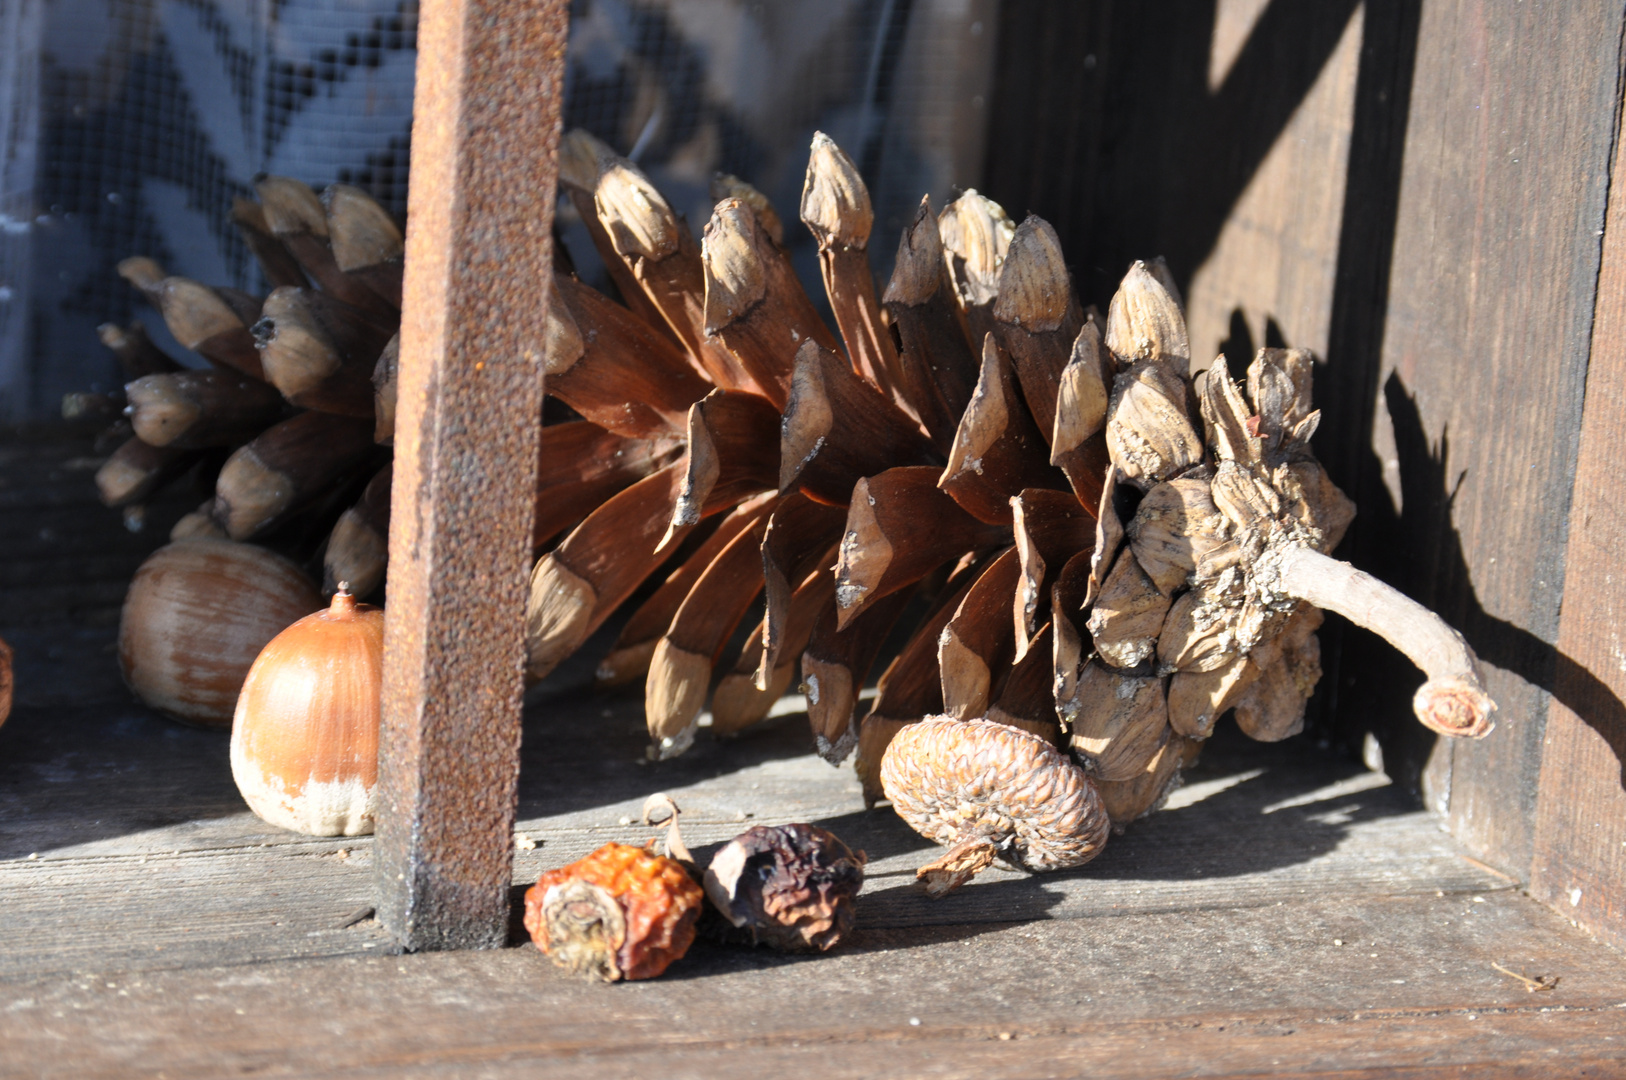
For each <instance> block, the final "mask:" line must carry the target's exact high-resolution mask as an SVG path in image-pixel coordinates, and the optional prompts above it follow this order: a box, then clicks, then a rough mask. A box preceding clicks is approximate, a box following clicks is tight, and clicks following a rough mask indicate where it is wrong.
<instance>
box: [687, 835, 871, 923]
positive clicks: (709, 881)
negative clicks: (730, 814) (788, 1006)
mask: <svg viewBox="0 0 1626 1080" xmlns="http://www.w3.org/2000/svg"><path fill="white" fill-rule="evenodd" d="M866 861H867V860H866V858H865V856H864V853H863V852H862V851H860V852H858V853H857V854H854V853H853V851H852V849H850V848H849V847H847V845H846V844H844V843H842V842H841V840H840V839H839V838H838V837H837V836H836V835H835V834H834V833H832V832H830V831H829V830H828V829H821V828H819V827H818V826H817V825H776V826H769V825H758V826H756V827H755V828H752V829H747V830H746V831H745V832H743V833H741V834H740V835H739V836H736V837H735V838H734V839H732V840H730V841H729V842H728V843H727V844H724V845H723V847H722V849H721V850H720V851H718V852H717V854H716V855H714V856H713V857H712V860H711V865H710V866H708V867H707V868H706V875H705V887H706V896H707V897H708V898H709V899H710V900H711V902H712V904H713V905H714V906H715V907H716V908H717V910H718V911H720V912H722V914H723V917H724V918H726V919H727V920H728V921H729V922H731V923H733V924H734V926H735V928H736V929H739V930H743V931H745V932H746V933H747V934H749V935H750V939H751V942H752V943H753V944H758V943H760V944H764V945H770V946H772V947H773V948H776V949H781V950H783V951H785V952H824V951H826V950H828V949H831V948H834V947H835V946H836V945H838V944H840V943H841V941H842V940H843V939H844V938H846V937H847V936H848V935H850V934H851V933H852V927H853V919H854V916H855V904H854V897H856V896H857V895H858V890H859V889H861V888H863V886H864V863H865V862H866Z"/></svg>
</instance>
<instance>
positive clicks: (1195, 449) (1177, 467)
mask: <svg viewBox="0 0 1626 1080" xmlns="http://www.w3.org/2000/svg"><path fill="white" fill-rule="evenodd" d="M1107 449H1108V451H1109V452H1110V453H1111V455H1112V463H1113V464H1114V465H1116V466H1117V467H1118V470H1119V472H1121V473H1122V474H1123V476H1124V478H1125V479H1127V480H1128V481H1129V482H1130V483H1132V484H1134V485H1135V486H1137V487H1140V488H1143V489H1145V488H1150V487H1152V485H1154V484H1157V483H1160V482H1162V481H1164V480H1167V479H1170V478H1171V477H1174V476H1178V475H1180V473H1182V472H1184V471H1185V470H1187V469H1189V468H1191V467H1192V466H1193V465H1196V464H1197V463H1199V462H1200V461H1202V459H1203V441H1202V439H1201V438H1199V437H1198V435H1197V431H1196V429H1195V428H1193V427H1192V426H1191V418H1190V416H1189V415H1188V414H1187V412H1186V384H1185V380H1184V378H1183V377H1182V376H1181V374H1179V373H1178V372H1176V371H1175V370H1174V369H1172V368H1170V367H1168V366H1166V365H1164V364H1162V363H1160V362H1159V361H1158V360H1156V359H1150V360H1143V361H1141V362H1140V363H1137V364H1135V365H1134V366H1133V367H1131V368H1130V369H1129V370H1128V371H1125V372H1122V373H1121V374H1119V375H1118V376H1117V378H1116V379H1115V380H1114V381H1113V384H1112V403H1111V405H1110V407H1109V411H1108V414H1107Z"/></svg>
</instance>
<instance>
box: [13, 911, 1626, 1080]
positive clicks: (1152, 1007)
mask: <svg viewBox="0 0 1626 1080" xmlns="http://www.w3.org/2000/svg"><path fill="white" fill-rule="evenodd" d="M1609 955H1610V954H1608V953H1607V950H1602V949H1600V948H1599V947H1598V946H1597V945H1596V944H1594V943H1593V942H1591V941H1590V940H1589V939H1587V938H1586V936H1585V935H1583V934H1581V933H1580V932H1578V931H1575V930H1573V929H1571V928H1569V927H1568V926H1566V925H1565V924H1564V923H1563V921H1562V920H1561V919H1558V918H1557V917H1555V916H1554V915H1552V913H1551V912H1549V911H1547V910H1546V909H1544V908H1542V907H1540V906H1539V905H1537V904H1535V903H1533V902H1532V901H1530V900H1528V899H1527V898H1525V897H1522V896H1519V895H1516V894H1496V895H1492V896H1488V897H1486V901H1485V903H1482V904H1481V903H1474V902H1472V900H1470V899H1468V898H1464V897H1446V898H1435V897H1423V898H1410V899H1403V900H1372V901H1361V902H1351V901H1346V900H1342V899H1339V898H1328V899H1321V898H1318V899H1315V900H1310V901H1306V902H1296V903H1286V904H1283V905H1281V906H1271V907H1269V908H1263V909H1256V910H1251V911H1227V912H1223V913H1180V914H1161V915H1130V916H1122V917H1115V918H1099V919H1088V920H1072V921H1052V922H1046V923H1038V924H1029V925H1022V924H1014V925H1013V924H1006V925H1002V926H983V927H976V928H972V927H964V926H961V927H943V928H940V929H937V930H931V931H925V930H907V931H870V932H868V933H866V934H865V935H864V936H863V938H862V940H861V941H860V942H859V943H857V944H856V945H855V946H853V947H847V948H842V949H838V950H836V951H835V952H832V953H829V954H825V955H822V956H818V957H813V958H807V959H803V960H793V959H788V958H782V957H778V956H775V955H773V954H771V953H766V952H763V951H749V950H741V949H722V948H716V947H710V946H697V947H696V949H695V950H694V951H693V952H691V954H690V956H689V957H687V958H685V960H683V961H682V962H681V966H679V967H676V968H674V969H673V970H672V972H671V973H670V974H669V975H668V976H667V977H666V978H663V979H659V980H655V981H652V982H645V983H630V984H623V985H620V986H616V987H605V986H600V985H590V984H584V983H580V982H576V981H573V980H570V979H568V978H566V977H565V976H563V975H562V974H561V973H560V972H559V971H558V970H557V969H555V968H553V967H552V965H550V964H549V963H548V962H547V960H546V959H544V958H543V957H542V956H541V955H539V954H538V953H536V952H535V951H534V950H533V949H531V948H529V947H528V946H527V947H522V948H515V949H507V950H502V951H499V952H488V953H456V954H432V955H420V956H403V957H365V958H363V957H356V958H344V959H334V960H319V961H309V962H303V963H283V964H263V965H256V966H253V967H248V968H243V967H238V968H221V967H216V968H206V969H197V970H189V971H171V972H149V973H145V974H140V975H112V976H105V975H101V974H95V973H91V972H86V973H85V974H84V975H83V976H80V977H75V978H70V979H49V980H46V979H41V980H27V981H20V982H17V981H14V982H9V983H5V984H0V1017H3V1018H4V1019H3V1020H0V1054H3V1055H4V1057H5V1059H6V1060H7V1061H8V1062H22V1063H25V1064H26V1065H27V1066H28V1068H29V1069H30V1070H31V1071H32V1072H34V1073H35V1074H37V1075H40V1076H42V1077H54V1076H73V1077H76V1078H82V1077H103V1076H120V1077H123V1076H132V1075H153V1074H156V1073H160V1072H161V1073H162V1074H163V1075H166V1076H169V1077H194V1076H220V1075H228V1074H229V1075H237V1074H243V1073H253V1074H254V1075H266V1076H372V1075H390V1076H437V1075H449V1076H468V1075H480V1076H539V1075H541V1076H554V1075H567V1076H573V1077H574V1076H629V1075H637V1076H661V1077H761V1076H778V1075H795V1074H797V1073H801V1072H805V1071H808V1069H809V1067H810V1066H815V1067H816V1069H817V1072H818V1074H819V1075H820V1076H826V1075H828V1076H837V1077H847V1076H875V1075H878V1074H885V1075H910V1076H917V1075H950V1076H995V1077H1003V1076H1034V1075H1040V1076H1045V1075H1067V1076H1072V1075H1080V1074H1084V1075H1091V1076H1097V1075H1099V1076H1111V1077H1162V1076H1171V1075H1194V1074H1200V1075H1211V1076H1229V1075H1237V1074H1243V1073H1246V1074H1251V1075H1259V1074H1260V1073H1262V1072H1268V1073H1269V1074H1270V1075H1273V1076H1292V1075H1303V1074H1315V1075H1333V1076H1350V1075H1396V1074H1401V1075H1406V1074H1405V1073H1404V1072H1403V1071H1402V1070H1405V1069H1408V1068H1411V1069H1416V1070H1418V1072H1417V1075H1432V1076H1442V1075H1456V1076H1460V1075H1466V1074H1468V1073H1469V1072H1470V1071H1472V1074H1473V1075H1510V1074H1511V1075H1519V1074H1520V1073H1518V1072H1517V1071H1516V1070H1527V1071H1525V1072H1523V1075H1531V1071H1529V1070H1535V1069H1539V1068H1546V1069H1548V1070H1549V1072H1548V1075H1553V1074H1554V1072H1553V1071H1552V1070H1555V1069H1556V1070H1560V1071H1563V1072H1566V1073H1568V1074H1570V1075H1578V1074H1580V1073H1581V1071H1582V1070H1583V1069H1596V1070H1597V1072H1596V1073H1594V1072H1588V1073H1586V1075H1618V1074H1620V1073H1621V1071H1622V1070H1623V1069H1626V1045H1621V1040H1620V1039H1619V1038H1618V1036H1619V1033H1620V1031H1621V1023H1622V1019H1623V1016H1626V1011H1623V1009H1622V1006H1621V1005H1620V1002H1622V1001H1626V975H1623V974H1622V972H1621V971H1620V969H1619V967H1618V965H1617V964H1612V963H1610V962H1609V960H1608V957H1609ZM1493 963H1500V964H1502V965H1503V966H1505V967H1508V968H1510V969H1512V970H1514V971H1519V970H1523V971H1525V972H1528V973H1530V974H1540V975H1546V976H1558V977H1560V979H1561V981H1560V983H1559V986H1558V989H1556V990H1554V991H1552V992H1550V993H1541V994H1530V993H1527V992H1526V991H1525V988H1524V987H1523V985H1521V984H1520V983H1518V982H1517V981H1516V980H1514V979H1512V978H1510V977H1508V976H1505V975H1503V974H1501V973H1499V972H1498V971H1496V970H1495V969H1494V968H1493V967H1492V964H1493ZM883 1062H884V1064H882V1063H883ZM1447 1069H1452V1070H1455V1071H1453V1072H1447V1071H1445V1070H1447ZM1427 1070H1434V1071H1427ZM1504 1070H1506V1071H1505V1072H1504Z"/></svg>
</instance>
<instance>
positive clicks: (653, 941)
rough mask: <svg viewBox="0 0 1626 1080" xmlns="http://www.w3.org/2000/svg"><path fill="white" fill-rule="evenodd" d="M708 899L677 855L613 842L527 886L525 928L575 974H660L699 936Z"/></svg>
mask: <svg viewBox="0 0 1626 1080" xmlns="http://www.w3.org/2000/svg"><path fill="white" fill-rule="evenodd" d="M704 902H705V901H704V895H703V894H702V892H701V890H700V886H699V885H697V884H695V881H694V879H693V878H691V877H690V876H689V873H688V871H687V870H685V869H684V867H683V864H682V863H680V862H678V861H677V860H676V859H671V858H668V857H666V856H664V855H656V854H653V853H652V852H650V851H647V850H645V849H644V848H640V847H633V846H632V845H630V844H614V843H611V844H605V845H604V846H603V847H601V848H599V849H598V850H597V851H595V852H593V853H592V854H591V855H588V856H587V857H586V858H583V859H579V860H577V861H576V862H573V863H571V864H570V865H569V866H562V867H559V868H558V869H556V870H547V871H544V872H543V874H542V876H541V877H539V878H537V880H536V884H535V885H532V886H531V887H530V888H529V889H527V890H526V892H525V929H526V930H527V931H529V932H530V935H531V940H532V941H534V942H535V943H536V947H537V948H538V949H541V950H542V952H544V953H546V954H547V955H548V956H549V957H551V958H552V959H553V962H554V963H556V964H558V965H559V966H560V967H563V968H565V969H567V970H568V971H570V972H571V973H572V974H575V975H581V976H584V977H586V978H589V979H599V980H602V981H604V982H615V981H617V980H620V979H653V978H655V977H656V976H657V975H659V974H661V973H662V972H663V971H665V970H666V969H667V968H668V967H669V966H670V965H671V964H672V962H673V961H675V960H678V959H680V958H681V957H682V956H683V954H684V953H686V952H688V950H689V946H690V945H691V944H693V943H694V933H695V924H696V922H697V921H698V920H699V918H700V911H701V905H702V904H703V903H704Z"/></svg>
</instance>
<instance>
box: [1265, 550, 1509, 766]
mask: <svg viewBox="0 0 1626 1080" xmlns="http://www.w3.org/2000/svg"><path fill="white" fill-rule="evenodd" d="M1279 560H1280V561H1279V566H1278V575H1279V576H1278V580H1279V583H1280V586H1281V589H1282V591H1283V592H1285V593H1287V594H1288V595H1289V596H1294V597H1297V598H1299V599H1301V600H1308V601H1309V602H1310V603H1312V604H1314V605H1315V606H1316V607H1319V608H1325V609H1327V610H1328V611H1336V612H1337V613H1338V614H1340V615H1342V616H1344V618H1346V619H1348V620H1349V621H1350V622H1352V623H1355V624H1356V625H1357V626H1362V627H1365V628H1366V629H1368V630H1370V631H1372V632H1373V633H1375V634H1377V635H1378V636H1379V637H1381V638H1383V639H1384V640H1385V641H1387V642H1388V643H1389V644H1391V645H1393V646H1394V647H1395V648H1397V649H1399V650H1400V651H1401V652H1403V653H1405V654H1406V656H1407V658H1408V659H1410V660H1411V662H1412V663H1414V664H1416V665H1417V666H1418V667H1420V668H1422V669H1423V672H1424V673H1425V674H1426V675H1427V676H1428V681H1427V682H1425V683H1424V684H1423V685H1422V687H1420V688H1419V689H1418V691H1417V693H1416V695H1415V696H1414V697H1413V698H1412V709H1413V710H1414V711H1415V712H1416V713H1417V719H1418V720H1420V721H1422V722H1423V725H1424V726H1425V727H1427V728H1428V729H1429V730H1431V731H1437V732H1439V733H1440V734H1441V735H1451V736H1456V737H1466V738H1473V739H1479V738H1483V737H1484V736H1486V735H1488V734H1490V732H1491V729H1492V728H1493V727H1495V721H1494V720H1492V718H1491V713H1493V712H1495V710H1496V703H1495V702H1494V701H1492V700H1491V698H1490V695H1489V694H1487V693H1486V692H1485V688H1484V684H1483V682H1482V681H1481V679H1480V675H1479V660H1478V658H1477V657H1475V656H1474V651H1473V649H1472V648H1470V647H1469V645H1468V643H1467V641H1465V640H1464V639H1463V637H1462V635H1461V634H1459V633H1457V631H1455V630H1453V629H1452V628H1451V627H1450V626H1447V625H1446V623H1445V620H1443V619H1441V618H1440V617H1439V616H1438V615H1436V614H1434V613H1433V612H1432V611H1430V610H1428V609H1427V608H1426V607H1424V606H1423V605H1421V604H1419V603H1418V602H1417V601H1415V600H1413V599H1411V598H1410V597H1408V596H1406V595H1405V594H1403V593H1401V592H1400V591H1399V590H1398V589H1395V588H1393V587H1391V586H1389V585H1385V584H1384V583H1383V582H1381V581H1379V580H1378V579H1377V578H1375V577H1373V576H1372V575H1370V574H1367V573H1363V572H1362V571H1360V570H1357V569H1355V568H1354V567H1353V566H1350V565H1349V564H1348V563H1345V562H1340V561H1338V560H1337V559H1332V558H1329V557H1327V556H1326V555H1322V554H1321V553H1320V552H1317V551H1313V550H1311V549H1310V548H1307V547H1303V546H1301V545H1292V546H1289V547H1287V548H1285V549H1283V550H1282V552H1281V554H1280V556H1279Z"/></svg>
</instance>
